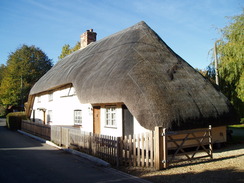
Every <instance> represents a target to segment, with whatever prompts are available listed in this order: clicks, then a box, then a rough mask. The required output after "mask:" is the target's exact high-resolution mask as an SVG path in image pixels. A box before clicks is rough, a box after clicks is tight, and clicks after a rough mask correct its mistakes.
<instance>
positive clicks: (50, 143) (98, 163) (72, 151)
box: [17, 130, 111, 167]
mask: <svg viewBox="0 0 244 183" xmlns="http://www.w3.org/2000/svg"><path fill="white" fill-rule="evenodd" d="M17 131H18V132H19V133H21V134H23V135H26V136H28V137H31V138H33V139H35V140H38V141H40V142H42V143H46V144H47V145H50V146H52V147H55V148H57V149H60V150H63V151H65V152H68V153H71V154H74V155H76V156H79V157H82V158H84V159H87V160H89V161H92V162H93V163H95V164H96V165H98V166H104V167H110V166H111V165H110V163H108V162H106V161H104V160H101V159H99V158H97V157H94V156H91V155H88V154H85V153H82V152H79V151H76V150H74V149H68V148H63V147H60V146H58V145H56V144H54V143H53V142H51V141H49V140H45V139H43V138H40V137H37V136H35V135H32V134H29V133H27V132H24V131H22V130H17Z"/></svg>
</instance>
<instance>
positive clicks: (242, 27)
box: [217, 10, 244, 117]
mask: <svg viewBox="0 0 244 183" xmlns="http://www.w3.org/2000/svg"><path fill="white" fill-rule="evenodd" d="M231 20H232V22H231V23H230V24H229V25H228V26H226V27H224V28H223V29H221V34H222V38H221V39H220V40H219V41H218V46H217V50H218V57H219V77H220V78H219V79H220V88H221V91H222V92H223V93H224V94H225V95H226V96H227V97H228V98H229V99H230V101H231V102H232V103H233V104H234V106H235V108H236V109H237V110H238V111H239V113H240V115H241V116H242V117H243V116H244V46H243V45H244V10H243V12H242V14H241V15H239V16H235V17H232V19H231Z"/></svg>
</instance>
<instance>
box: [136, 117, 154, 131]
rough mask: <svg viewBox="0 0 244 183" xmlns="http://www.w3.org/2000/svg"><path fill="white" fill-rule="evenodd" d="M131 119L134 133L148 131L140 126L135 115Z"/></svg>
mask: <svg viewBox="0 0 244 183" xmlns="http://www.w3.org/2000/svg"><path fill="white" fill-rule="evenodd" d="M133 120H134V134H141V133H145V132H150V130H148V129H146V128H144V127H143V126H141V125H140V123H139V122H138V121H137V119H136V118H135V117H133Z"/></svg>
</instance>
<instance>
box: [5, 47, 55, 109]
mask: <svg viewBox="0 0 244 183" xmlns="http://www.w3.org/2000/svg"><path fill="white" fill-rule="evenodd" d="M51 67H52V62H51V60H50V59H49V58H48V57H47V56H46V54H45V53H44V52H43V51H42V50H41V49H39V48H37V47H35V46H27V45H23V46H22V47H20V48H18V49H17V50H16V51H15V52H12V53H11V54H10V55H9V57H8V60H7V65H6V67H5V69H4V76H3V78H2V81H1V83H0V84H1V85H0V103H1V104H2V105H4V106H5V107H7V106H22V107H23V104H24V102H26V101H27V98H28V94H29V91H30V89H31V87H32V86H33V85H34V84H35V82H36V81H37V80H38V79H39V78H40V77H41V76H43V75H44V74H45V73H46V72H47V71H48V70H49V69H50V68H51Z"/></svg>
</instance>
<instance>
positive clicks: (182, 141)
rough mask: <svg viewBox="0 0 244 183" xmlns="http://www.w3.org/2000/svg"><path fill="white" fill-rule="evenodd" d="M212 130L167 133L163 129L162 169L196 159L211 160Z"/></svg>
mask: <svg viewBox="0 0 244 183" xmlns="http://www.w3.org/2000/svg"><path fill="white" fill-rule="evenodd" d="M211 130H212V128H211V126H209V128H208V129H200V130H189V131H179V132H167V131H166V129H163V133H162V136H163V158H162V159H163V161H162V163H163V167H164V168H167V167H168V166H169V165H170V164H172V163H177V162H182V161H191V160H194V159H198V158H204V157H210V158H213V148H212V132H211Z"/></svg>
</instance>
